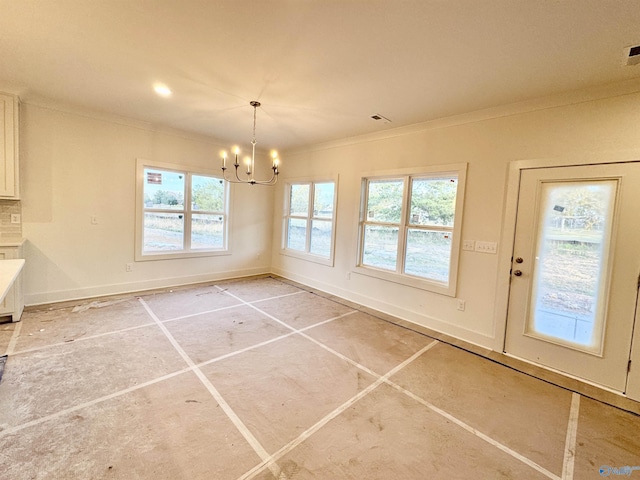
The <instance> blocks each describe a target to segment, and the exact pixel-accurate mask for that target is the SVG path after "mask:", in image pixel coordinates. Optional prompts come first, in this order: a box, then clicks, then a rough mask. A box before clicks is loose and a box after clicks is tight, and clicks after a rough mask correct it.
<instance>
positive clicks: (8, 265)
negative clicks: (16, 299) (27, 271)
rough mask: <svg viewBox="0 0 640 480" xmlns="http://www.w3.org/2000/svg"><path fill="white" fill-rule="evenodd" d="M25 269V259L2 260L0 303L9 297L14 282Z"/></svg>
mask: <svg viewBox="0 0 640 480" xmlns="http://www.w3.org/2000/svg"><path fill="white" fill-rule="evenodd" d="M22 267H24V259H22V258H20V259H15V260H0V302H2V301H3V300H4V297H6V296H7V293H8V292H9V289H10V288H11V287H12V286H13V282H15V281H16V278H18V274H19V273H20V271H21V270H22Z"/></svg>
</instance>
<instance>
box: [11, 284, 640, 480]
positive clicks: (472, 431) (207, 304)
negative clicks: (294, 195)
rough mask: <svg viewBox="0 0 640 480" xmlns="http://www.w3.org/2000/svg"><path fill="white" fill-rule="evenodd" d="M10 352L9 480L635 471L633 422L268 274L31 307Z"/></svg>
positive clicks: (555, 475) (563, 475)
mask: <svg viewBox="0 0 640 480" xmlns="http://www.w3.org/2000/svg"><path fill="white" fill-rule="evenodd" d="M87 307H91V308H87ZM3 351H7V353H8V354H9V359H8V362H7V365H6V369H5V373H4V378H3V379H2V383H1V384H0V478H1V479H3V480H4V479H7V480H8V479H11V480H20V479H56V480H57V479H126V480H132V479H150V480H151V479H153V480H158V479H172V480H176V479H185V480H186V479H188V480H197V479H207V480H212V479H214V480H217V479H227V478H228V479H249V478H259V479H269V478H279V479H280V478H281V479H289V478H294V479H307V478H317V479H503V478H504V479H545V478H551V479H571V478H574V479H588V478H600V476H601V473H600V470H601V469H603V474H606V473H609V474H610V475H612V476H613V475H615V474H616V472H617V473H624V472H626V470H625V471H623V470H620V469H622V468H625V467H628V468H629V469H630V470H629V473H630V475H631V477H633V476H637V477H638V478H640V471H637V472H636V471H634V470H633V467H636V466H637V467H639V468H640V435H639V434H638V432H640V417H638V416H636V415H633V414H631V413H627V412H625V411H622V410H618V409H616V408H614V407H610V406H608V405H605V404H602V403H599V402H596V401H594V400H591V399H589V398H586V397H582V396H580V395H578V394H576V393H572V392H570V391H568V390H564V389H561V388H559V387H556V386H553V385H551V384H549V383H545V382H543V381H541V380H537V379H535V378H533V377H530V376H527V375H524V374H521V373H518V372H516V371H514V370H511V369H509V368H507V367H504V366H502V365H499V364H497V363H494V362H491V361H489V360H487V359H485V358H482V357H479V356H477V355H474V354H471V353H468V352H466V351H464V350H461V349H459V348H456V347H453V346H450V345H448V344H446V343H442V342H438V341H435V340H433V339H432V338H429V337H427V336H424V335H421V334H419V333H416V332H414V331H411V330H408V329H405V328H402V327H400V326H397V325H394V324H391V323H389V322H385V321H383V320H380V319H378V318H376V317H374V316H371V315H369V314H366V313H363V312H360V311H357V310H354V309H353V308H351V307H348V306H345V305H342V304H340V303H336V302H333V301H331V300H330V299H327V298H322V297H320V296H317V295H314V294H313V293H310V292H309V291H306V290H304V289H301V288H298V287H296V286H293V285H290V284H288V283H284V282H281V281H279V280H277V279H273V278H261V279H250V280H239V281H230V282H222V283H218V284H215V285H211V286H199V287H194V288H181V289H174V290H173V291H167V292H163V293H157V294H149V295H142V296H140V297H130V298H124V299H118V300H113V301H104V302H98V303H93V304H85V305H84V306H83V307H81V308H77V307H76V308H75V311H74V309H73V308H57V309H50V310H42V311H31V312H26V313H25V314H24V316H23V321H22V322H20V323H18V324H8V325H0V352H3ZM607 468H609V470H607ZM614 468H617V469H618V470H617V471H616V470H613V469H614Z"/></svg>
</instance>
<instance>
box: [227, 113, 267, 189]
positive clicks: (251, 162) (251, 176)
mask: <svg viewBox="0 0 640 480" xmlns="http://www.w3.org/2000/svg"><path fill="white" fill-rule="evenodd" d="M249 105H251V106H252V107H253V138H252V140H251V156H250V157H249V156H247V157H245V158H244V163H245V166H246V178H240V175H239V173H238V168H239V167H240V163H239V162H238V154H239V153H240V149H239V148H238V147H236V146H234V147H233V148H232V149H231V151H232V152H233V154H234V155H235V162H234V164H233V167H234V169H235V177H236V178H235V179H234V178H227V152H226V151H222V152H221V153H220V155H221V157H222V177H223V178H224V179H225V180H226V181H227V182H230V183H248V184H249V185H275V183H276V182H277V181H278V174H279V173H280V172H279V171H278V165H279V164H280V159H279V158H278V152H276V151H275V150H272V151H271V158H272V164H271V170H272V171H273V173H272V174H271V178H270V179H269V180H256V179H255V174H256V143H257V142H256V111H257V109H258V107H259V106H260V102H256V101H252V102H249Z"/></svg>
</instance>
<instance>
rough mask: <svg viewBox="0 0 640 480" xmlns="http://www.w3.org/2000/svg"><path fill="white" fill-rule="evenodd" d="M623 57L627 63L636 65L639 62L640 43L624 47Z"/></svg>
mask: <svg viewBox="0 0 640 480" xmlns="http://www.w3.org/2000/svg"><path fill="white" fill-rule="evenodd" d="M624 57H625V62H626V64H627V65H637V64H638V63H640V45H636V46H634V47H627V48H625V49H624Z"/></svg>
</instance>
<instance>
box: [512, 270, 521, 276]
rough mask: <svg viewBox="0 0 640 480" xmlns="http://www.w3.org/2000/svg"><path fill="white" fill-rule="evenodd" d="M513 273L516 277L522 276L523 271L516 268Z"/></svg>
mask: <svg viewBox="0 0 640 480" xmlns="http://www.w3.org/2000/svg"><path fill="white" fill-rule="evenodd" d="M513 274H514V275H515V276H516V277H520V276H522V272H521V271H520V270H514V272H513Z"/></svg>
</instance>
